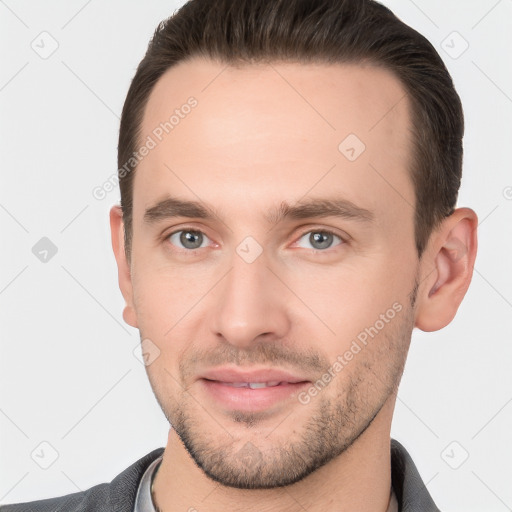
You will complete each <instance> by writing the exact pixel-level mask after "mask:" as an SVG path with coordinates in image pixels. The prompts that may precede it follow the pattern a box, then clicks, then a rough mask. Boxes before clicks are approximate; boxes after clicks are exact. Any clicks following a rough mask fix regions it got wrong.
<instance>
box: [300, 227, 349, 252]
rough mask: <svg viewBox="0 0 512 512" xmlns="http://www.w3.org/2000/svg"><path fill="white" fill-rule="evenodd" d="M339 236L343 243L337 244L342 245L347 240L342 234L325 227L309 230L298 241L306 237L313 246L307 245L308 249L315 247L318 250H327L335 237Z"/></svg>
mask: <svg viewBox="0 0 512 512" xmlns="http://www.w3.org/2000/svg"><path fill="white" fill-rule="evenodd" d="M335 238H337V239H338V240H339V241H340V242H341V243H339V244H337V245H341V244H343V243H345V241H344V240H343V239H342V238H341V236H339V235H337V234H336V233H333V232H332V231H329V230H325V229H316V230H312V231H307V232H306V233H304V234H303V235H302V236H301V237H300V239H299V240H298V242H297V243H299V242H300V240H302V239H306V242H307V243H309V244H311V246H312V247H306V249H314V250H317V251H325V249H329V248H330V247H331V246H332V243H333V239H335Z"/></svg>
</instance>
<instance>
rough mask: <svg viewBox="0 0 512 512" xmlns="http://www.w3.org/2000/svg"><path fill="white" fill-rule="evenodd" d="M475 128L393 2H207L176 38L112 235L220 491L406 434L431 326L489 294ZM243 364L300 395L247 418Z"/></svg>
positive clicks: (130, 291) (128, 125)
mask: <svg viewBox="0 0 512 512" xmlns="http://www.w3.org/2000/svg"><path fill="white" fill-rule="evenodd" d="M462 135H463V114H462V108H461V104H460V100H459V97H458V95H457V93H456V91H455V89H454V87H453V83H452V80H451V78H450V75H449V73H448V71H447V70H446V68H445V66H444V64H443V62H442V60H441V58H440V57H439V55H438V54H437V52H436V51H435V49H434V48H433V47H432V45H431V44H430V43H429V42H428V41H427V40H426V39H425V38H424V37H423V36H421V35H420V34H419V33H417V32H416V31H414V30H413V29H412V28H410V27H408V26H407V25H405V24H403V23H402V22H401V21H400V20H398V19H397V18H396V17H395V16H394V15H393V14H392V13H391V12H390V11H389V10H388V9H387V8H385V7H383V6H382V5H380V4H378V3H376V2H373V1H369V0H368V1H366V0H365V1H361V0H345V1H343V0H317V1H309V2H302V1H299V0H282V1H281V0H277V1H274V2H267V1H266V0H253V1H251V0H241V1H237V2H231V1H228V0H211V1H210V0H203V1H194V0H193V1H191V2H188V3H187V4H186V5H184V6H183V7H182V8H181V9H180V10H179V11H178V12H177V13H176V14H175V15H174V16H172V17H171V18H169V19H168V20H166V21H164V22H163V23H161V24H160V25H159V27H158V28H157V30H156V32H155V34H154V37H153V39H152V41H151V42H150V45H149V48H148V51H147V53H146V55H145V57H144V59H143V60H142V62H141V63H140V65H139V67H138V69H137V72H136V74H135V77H134V79H133V81H132V84H131V86H130V90H129V92H128V95H127V98H126V102H125V105H124V108H123V114H122V119H121V128H120V136H119V148H118V151H119V153H118V164H119V165H118V167H119V178H120V189H121V207H114V208H113V209H112V210H111V226H112V241H113V246H114V251H115V254H116V259H117V262H118V267H119V281H120V287H121V290H122V292H123V295H124V297H125V300H126V308H125V310H124V318H125V320H126V321H127V322H128V323H129V324H130V325H132V326H134V327H137V328H138V329H139V330H140V335H141V340H144V341H143V344H144V343H146V344H148V345H149V346H150V347H151V350H150V352H152V353H153V354H157V355H158V357H154V358H151V359H152V360H151V363H150V364H148V366H147V371H148V375H149V379H150V382H151V385H152V388H153V390H154V393H155V396H156V397H157V400H158V402H159V403H160V405H161V407H162V410H163V411H164V414H165V415H166V417H167V418H168V420H169V422H170V423H171V424H172V425H173V427H174V429H175V431H176V432H177V433H178V435H179V436H180V439H181V441H182V442H183V444H184V446H185V447H186V449H187V450H188V453H189V454H190V456H191V457H192V458H193V460H194V461H195V462H196V463H197V464H198V465H199V466H200V467H201V468H202V469H203V470H204V471H205V473H206V474H208V475H209V476H210V477H211V478H213V479H215V480H217V481H219V482H221V483H223V484H225V485H230V486H234V487H242V488H243V487H246V488H251V487H252V488H265V487H272V486H278V485H286V484H289V483H292V482H295V481H298V480H300V479H302V478H304V477H305V476H307V475H308V474H310V473H311V472H313V471H315V470H316V469H318V468H319V467H322V466H323V465H326V464H328V463H329V462H330V461H331V460H333V458H335V457H337V456H338V455H341V454H342V453H344V452H345V451H346V449H347V448H348V447H349V446H351V445H353V444H354V443H355V442H356V441H357V440H358V439H359V438H360V437H361V436H362V435H364V434H365V432H367V431H369V429H370V427H371V425H372V424H375V423H376V422H381V423H382V424H383V425H386V424H387V425H388V427H389V423H390V419H391V414H392V409H393V404H394V398H395V394H396V390H397V387H398V384H399V381H400V377H401V375H402V372H403V367H404V364H405V359H406V356H407V351H408V347H409V343H410V338H411V333H412V330H413V328H414V327H419V328H420V329H423V330H436V329H440V328H442V327H444V326H445V325H446V324H447V323H449V322H450V321H451V319H452V318H453V316H454V315H455V312H456V310H457V307H458V305H459V304H460V301H461V300H462V298H463V296H464V294H465V292H466V290H467V287H468V286H469V282H470V278H471V269H472V265H473V262H474V257H475V251H476V235H475V229H476V216H475V215H474V212H472V211H471V210H468V209H458V210H456V209H455V205H456V201H457V193H458V188H459V185H460V179H461V169H462ZM142 148H145V150H142ZM224 370H226V371H231V370H233V371H258V372H263V373H261V375H264V374H265V372H271V371H277V370H279V371H282V372H286V373H287V374H288V375H289V377H290V379H291V380H295V381H297V382H296V383H295V384H293V385H292V384H290V385H281V386H282V387H283V388H286V389H283V390H282V391H280V392H281V394H282V395H283V397H281V398H280V399H279V400H274V399H272V400H270V401H269V402H268V403H266V405H263V402H264V400H265V398H264V397H265V396H267V395H268V396H271V393H267V395H265V394H264V392H261V391H260V390H257V389H256V390H245V391H244V392H243V393H244V394H243V396H244V397H246V398H244V400H243V401H242V402H240V403H239V405H233V403H232V402H233V401H232V399H230V398H229V397H227V395H226V393H228V394H229V389H228V391H226V387H225V386H224V387H222V385H220V384H219V383H218V382H215V381H216V380H218V379H216V377H217V376H218V375H219V373H218V372H219V371H220V372H222V371H224ZM228 373H229V372H228ZM222 375H226V373H223V374H222ZM259 375H260V374H259ZM268 375H269V376H270V377H271V376H272V374H271V373H269V374H268ZM270 377H269V379H267V380H273V379H272V378H270ZM212 382H214V384H213V387H212V385H211V383H212ZM322 382H323V383H324V384H323V385H322V384H321V383H322ZM219 386H220V387H219ZM315 390H316V391H315ZM237 393H239V392H237ZM248 393H253V395H252V396H251V395H248ZM237 396H239V395H237ZM240 396H242V395H240ZM262 397H263V398H262ZM230 400H231V401H230ZM259 400H263V402H262V401H260V402H258V401H259ZM247 460H249V461H250V462H249V463H248V462H247Z"/></svg>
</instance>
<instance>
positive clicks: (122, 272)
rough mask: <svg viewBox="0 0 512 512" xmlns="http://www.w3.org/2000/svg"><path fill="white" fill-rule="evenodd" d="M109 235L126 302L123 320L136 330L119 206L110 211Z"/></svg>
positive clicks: (121, 215) (121, 214)
mask: <svg viewBox="0 0 512 512" xmlns="http://www.w3.org/2000/svg"><path fill="white" fill-rule="evenodd" d="M110 233H111V237H112V249H113V250H114V255H115V257H116V261H117V274H118V279H119V288H120V289H121V293H122V294H123V297H124V300H125V302H126V306H125V308H124V310H123V319H124V321H125V322H126V323H127V324H128V325H131V326H132V327H136V328H138V324H137V314H136V310H135V306H134V302H133V286H132V277H131V272H130V264H129V263H128V261H127V259H126V252H125V247H124V222H123V211H122V209H121V206H119V205H114V206H112V208H111V209H110Z"/></svg>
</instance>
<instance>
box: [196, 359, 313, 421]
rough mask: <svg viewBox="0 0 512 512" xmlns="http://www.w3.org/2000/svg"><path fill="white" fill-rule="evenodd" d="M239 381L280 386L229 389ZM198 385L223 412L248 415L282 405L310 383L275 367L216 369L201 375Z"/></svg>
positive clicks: (303, 378)
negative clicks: (239, 412) (240, 412)
mask: <svg viewBox="0 0 512 512" xmlns="http://www.w3.org/2000/svg"><path fill="white" fill-rule="evenodd" d="M241 382H279V385H276V386H270V387H264V388H256V389H251V388H246V387H233V386H232V384H233V383H241ZM199 383H200V385H201V388H202V390H203V391H204V393H205V394H206V395H207V396H208V398H209V399H213V400H214V402H216V403H218V404H219V405H221V406H222V407H223V408H224V409H228V410H238V411H246V412H249V411H264V410H267V409H269V408H270V407H272V406H276V405H279V404H283V405H284V404H285V403H286V402H289V401H290V400H291V399H293V398H296V396H297V393H298V392H299V391H300V390H301V389H303V388H304V387H306V386H308V385H310V384H311V381H309V380H308V379H306V378H305V377H301V376H299V375H294V374H292V373H290V372H287V371H284V370H280V369H274V368H261V369H250V370H240V369H235V368H217V369H212V370H209V371H206V372H204V373H202V374H201V375H200V377H199Z"/></svg>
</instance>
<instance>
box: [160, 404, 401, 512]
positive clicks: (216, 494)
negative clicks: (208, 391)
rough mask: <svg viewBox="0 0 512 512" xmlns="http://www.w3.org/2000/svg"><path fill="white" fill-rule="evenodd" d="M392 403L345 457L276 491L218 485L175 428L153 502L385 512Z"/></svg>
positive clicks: (209, 509)
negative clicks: (195, 461) (193, 457)
mask: <svg viewBox="0 0 512 512" xmlns="http://www.w3.org/2000/svg"><path fill="white" fill-rule="evenodd" d="M388 402H389V403H386V404H385V405H384V407H383V408H382V409H381V411H380V412H379V414H378V415H377V416H376V417H375V419H374V421H373V422H372V423H371V425H370V426H369V427H368V428H367V429H366V431H365V432H364V433H363V434H361V436H359V438H358V439H357V440H356V441H355V442H354V443H353V444H352V445H351V446H350V447H349V448H348V449H347V450H346V451H345V452H344V453H342V454H341V455H339V456H338V457H337V458H335V459H333V460H332V461H330V462H329V463H327V464H325V465H324V466H322V467H321V468H319V469H317V470H316V471H315V472H314V473H312V474H310V475H309V476H307V477H306V478H304V479H303V480H301V481H299V482H297V483H295V484H292V485H289V486H286V487H280V488H276V489H257V490H246V489H236V488H231V487H226V486H223V485H221V484H219V483H217V482H214V481H213V480H211V479H210V478H208V477H207V476H206V475H205V474H204V473H203V471H202V470H201V469H200V468H199V467H198V466H197V465H196V464H195V463H194V461H193V459H192V458H191V457H190V455H189V454H188V452H187V450H186V449H185V447H184V446H183V444H182V443H181V440H180V439H179V437H178V435H177V434H176V432H175V431H174V430H173V429H172V428H171V430H170V432H169V437H168V442H167V446H166V448H165V451H164V455H163V460H162V463H161V465H160V468H159V470H158V472H157V474H156V476H155V479H154V484H153V491H154V495H153V496H154V500H155V501H156V504H157V505H158V508H159V510H160V511H161V512H177V511H190V512H224V511H226V510H230V511H238V510H240V511H242V510H243V511H244V512H262V511H265V512H272V511H279V512H303V511H304V510H307V511H308V512H349V511H353V510H358V512H386V511H387V509H388V506H389V500H390V490H391V458H390V425H391V417H392V413H393V411H392V409H393V406H394V403H391V402H390V401H389V400H388Z"/></svg>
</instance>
